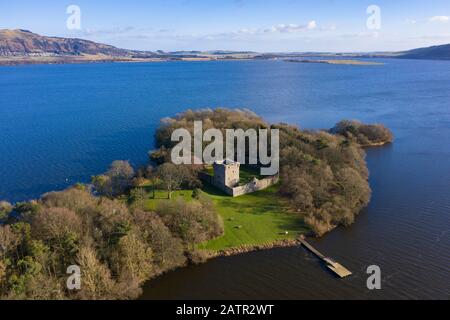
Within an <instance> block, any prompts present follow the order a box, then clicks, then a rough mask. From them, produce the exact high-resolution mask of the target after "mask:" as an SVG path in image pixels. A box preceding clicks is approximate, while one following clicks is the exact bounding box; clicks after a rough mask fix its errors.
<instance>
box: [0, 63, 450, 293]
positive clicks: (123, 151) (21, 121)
mask: <svg viewBox="0 0 450 320" xmlns="http://www.w3.org/2000/svg"><path fill="white" fill-rule="evenodd" d="M384 62H386V64H385V65H383V66H348V65H347V66H346V65H325V64H300V63H285V62H281V61H223V62H189V63H185V62H169V63H154V64H151V63H149V64H139V63H133V64H83V65H42V66H18V67H0V199H6V200H9V201H21V200H26V199H30V198H36V197H38V196H39V195H40V194H42V193H44V192H47V191H50V190H54V189H63V188H65V187H67V186H68V185H71V184H73V183H75V182H77V181H81V182H86V181H89V177H90V176H91V175H94V174H97V173H99V172H103V171H105V169H106V168H107V166H108V164H109V163H110V162H111V161H113V160H116V159H127V160H130V161H131V162H132V163H133V164H135V165H139V164H142V163H144V162H145V161H146V159H147V151H148V150H149V149H151V148H152V147H153V133H154V130H155V128H156V127H157V125H158V122H159V119H160V118H162V117H165V116H171V115H174V114H175V113H177V112H181V111H183V110H185V109H187V108H195V109H197V108H202V107H218V106H225V107H231V108H234V107H246V108H249V109H252V110H253V111H255V112H257V113H258V114H260V115H261V116H263V117H264V118H266V119H267V120H269V121H271V122H277V121H284V122H289V123H295V124H298V125H300V126H301V127H304V128H329V127H332V126H333V125H334V123H336V122H337V121H339V120H341V119H344V118H351V119H359V120H362V121H366V122H381V123H384V124H386V125H387V126H389V127H390V128H391V129H392V130H393V131H394V133H395V136H396V140H395V143H394V144H393V145H391V146H388V147H383V148H377V149H372V150H369V151H368V156H367V161H368V165H369V169H370V171H371V178H370V183H371V186H372V189H373V199H372V202H371V204H370V206H369V207H368V208H367V209H366V210H364V212H362V213H361V215H360V216H359V217H358V218H357V221H356V223H355V224H354V225H352V226H351V227H349V228H338V229H337V230H335V231H333V232H332V233H330V234H328V235H327V236H325V237H323V238H322V239H320V240H315V241H313V242H314V245H316V246H317V247H318V249H319V250H321V251H323V252H324V253H325V254H327V255H330V256H332V257H334V258H335V259H336V260H337V261H339V262H341V263H342V264H343V265H345V266H346V267H348V268H349V269H350V270H351V271H353V272H354V275H353V276H351V277H350V278H347V279H345V280H339V279H337V278H335V277H334V276H332V275H331V274H329V273H328V272H327V271H326V270H324V269H323V267H322V266H321V265H320V264H319V263H318V262H317V260H316V259H315V258H314V257H312V256H311V255H309V254H308V253H307V252H306V251H304V250H303V249H302V248H286V249H276V250H270V251H264V252H255V253H250V254H246V255H242V256H236V257H230V258H219V259H215V260H213V261H210V262H208V263H206V264H203V265H199V266H191V267H188V268H184V269H179V270H177V271H174V272H171V273H168V274H166V275H163V276H162V277H160V278H158V279H156V280H154V281H151V282H150V283H148V284H147V285H146V286H145V290H144V295H143V298H148V299H153V298H172V299H177V298H179V299H181V298H210V299H214V298H230V299H232V298H234V299H246V298H255V299H256V298H290V299H308V298H320V299H346V298H350V299H366V298H367V299H371V298H385V299H389V298H400V299H406V298H415V299H418V298H439V299H449V298H450V281H449V279H450V160H449V159H450V62H445V61H443V62H440V61H409V60H384ZM369 265H378V266H380V268H381V271H382V290H379V291H369V290H368V289H367V288H366V278H367V275H366V268H367V266H369Z"/></svg>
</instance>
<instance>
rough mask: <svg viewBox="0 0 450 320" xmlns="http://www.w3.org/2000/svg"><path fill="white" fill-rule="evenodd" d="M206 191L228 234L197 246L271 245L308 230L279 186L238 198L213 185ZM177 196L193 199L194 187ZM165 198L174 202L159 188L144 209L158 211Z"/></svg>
mask: <svg viewBox="0 0 450 320" xmlns="http://www.w3.org/2000/svg"><path fill="white" fill-rule="evenodd" d="M203 191H204V192H205V193H206V194H208V196H209V197H211V199H212V200H213V201H214V204H215V205H216V208H217V210H218V212H219V214H220V215H221V216H222V219H223V222H224V227H225V234H224V235H223V236H222V237H219V238H216V239H213V240H211V241H208V242H206V243H203V244H199V245H198V246H197V247H198V248H199V249H208V250H216V251H218V250H223V249H229V248H235V247H240V246H246V245H259V244H268V243H271V242H274V241H276V240H282V239H294V238H296V237H297V236H298V235H299V234H300V233H303V232H307V231H308V229H307V227H306V226H305V225H304V224H303V220H302V219H301V217H299V216H298V215H297V214H296V213H293V212H291V211H289V209H288V206H287V204H286V200H283V199H281V198H280V196H279V195H278V186H272V187H270V188H268V189H266V190H262V191H259V192H255V193H251V194H247V195H243V196H240V197H236V198H232V197H230V196H228V195H225V194H224V193H222V192H221V191H220V190H218V189H216V188H213V187H210V186H207V187H205V188H203ZM148 192H149V197H150V196H151V195H152V193H151V192H150V190H148ZM178 197H182V198H184V199H185V200H187V201H190V200H192V190H180V191H175V192H173V193H172V199H176V198H178ZM165 201H171V200H168V199H167V192H165V191H162V190H157V191H156V197H155V199H153V198H150V199H148V200H147V202H146V204H145V209H146V210H149V211H152V210H155V209H156V208H157V206H158V204H159V203H161V202H165ZM286 231H288V234H287V235H286Z"/></svg>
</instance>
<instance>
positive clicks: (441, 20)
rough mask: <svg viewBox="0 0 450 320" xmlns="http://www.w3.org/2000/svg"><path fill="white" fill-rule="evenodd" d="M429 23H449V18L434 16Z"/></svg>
mask: <svg viewBox="0 0 450 320" xmlns="http://www.w3.org/2000/svg"><path fill="white" fill-rule="evenodd" d="M430 21H431V22H449V21H450V17H449V16H434V17H431V18H430Z"/></svg>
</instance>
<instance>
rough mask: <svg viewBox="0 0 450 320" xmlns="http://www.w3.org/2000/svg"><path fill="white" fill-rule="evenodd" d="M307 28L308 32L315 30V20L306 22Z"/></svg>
mask: <svg viewBox="0 0 450 320" xmlns="http://www.w3.org/2000/svg"><path fill="white" fill-rule="evenodd" d="M307 28H308V29H309V30H313V29H315V28H317V22H316V21H315V20H313V21H310V22H308V26H307Z"/></svg>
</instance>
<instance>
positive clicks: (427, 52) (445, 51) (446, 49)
mask: <svg viewBox="0 0 450 320" xmlns="http://www.w3.org/2000/svg"><path fill="white" fill-rule="evenodd" d="M397 58H400V59H428V60H450V44H444V45H440V46H432V47H426V48H419V49H413V50H409V51H405V52H401V53H400V54H399V55H398V56H397Z"/></svg>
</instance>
